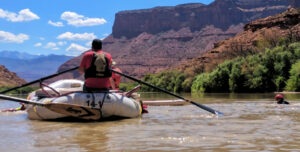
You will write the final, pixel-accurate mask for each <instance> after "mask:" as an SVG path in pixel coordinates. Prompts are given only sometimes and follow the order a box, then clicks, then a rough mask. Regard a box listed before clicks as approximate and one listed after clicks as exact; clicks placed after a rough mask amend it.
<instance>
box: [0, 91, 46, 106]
mask: <svg viewBox="0 0 300 152" xmlns="http://www.w3.org/2000/svg"><path fill="white" fill-rule="evenodd" d="M0 99H3V100H10V101H15V102H21V103H26V104H34V105H39V106H44V105H45V104H42V103H38V102H32V101H29V100H26V99H22V98H17V97H11V96H6V95H3V94H0Z"/></svg>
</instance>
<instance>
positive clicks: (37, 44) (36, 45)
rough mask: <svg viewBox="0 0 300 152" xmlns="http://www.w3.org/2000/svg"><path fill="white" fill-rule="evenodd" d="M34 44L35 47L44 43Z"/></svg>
mask: <svg viewBox="0 0 300 152" xmlns="http://www.w3.org/2000/svg"><path fill="white" fill-rule="evenodd" d="M34 46H35V47H40V46H42V43H36V44H34Z"/></svg>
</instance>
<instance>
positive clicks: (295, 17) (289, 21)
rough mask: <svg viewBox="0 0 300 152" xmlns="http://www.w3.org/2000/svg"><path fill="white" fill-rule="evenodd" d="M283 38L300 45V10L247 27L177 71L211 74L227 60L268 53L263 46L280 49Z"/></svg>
mask: <svg viewBox="0 0 300 152" xmlns="http://www.w3.org/2000/svg"><path fill="white" fill-rule="evenodd" d="M282 37H286V38H288V40H289V41H300V10H299V9H293V8H291V9H289V10H287V11H286V12H284V13H280V14H278V15H275V16H270V17H266V18H263V19H259V20H256V21H253V22H251V23H249V24H247V25H245V27H244V31H243V32H240V33H238V34H237V35H236V36H234V37H232V38H230V39H228V40H222V41H219V42H217V43H215V45H214V46H215V47H214V48H213V49H211V50H209V51H207V52H206V53H204V54H203V55H201V56H198V57H196V58H194V59H191V60H186V61H184V62H182V63H181V64H180V65H178V66H175V67H173V69H176V70H178V69H179V70H180V71H183V72H185V73H188V74H190V75H195V74H199V73H201V72H209V71H211V70H213V69H214V68H215V67H216V66H217V65H218V64H220V63H222V62H224V61H225V60H228V59H233V58H235V57H238V56H246V55H248V54H252V53H258V52H262V51H264V50H265V48H264V47H262V46H261V45H260V44H259V43H261V42H265V43H264V44H265V45H269V47H272V46H276V44H278V43H279V41H280V38H282ZM266 42H267V43H266Z"/></svg>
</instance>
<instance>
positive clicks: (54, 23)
mask: <svg viewBox="0 0 300 152" xmlns="http://www.w3.org/2000/svg"><path fill="white" fill-rule="evenodd" d="M48 24H50V25H52V26H56V27H63V26H64V24H63V23H62V22H52V21H51V20H49V21H48Z"/></svg>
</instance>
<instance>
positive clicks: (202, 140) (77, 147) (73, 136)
mask: <svg viewBox="0 0 300 152" xmlns="http://www.w3.org/2000/svg"><path fill="white" fill-rule="evenodd" d="M182 96H184V97H186V98H189V99H192V100H193V101H197V102H199V103H201V104H204V105H206V106H208V107H211V108H213V109H215V110H218V111H221V112H223V113H224V116H215V115H213V114H211V113H209V112H207V111H205V110H202V109H201V108H199V107H197V106H195V105H185V106H149V107H148V111H149V113H147V114H144V115H143V116H142V117H140V118H135V119H124V120H118V121H105V122H57V121H36V120H28V119H27V114H26V112H0V151H1V152H21V151H22V152H23V151H24V152H54V151H57V152H58V151H59V152H70V151H72V152H95V151H101V152H102V151H211V152H240V151H248V152H249V151H253V152H257V151H289V152H290V151H291V152H296V151H300V94H288V95H285V96H286V99H287V100H288V101H289V102H290V103H291V104H290V105H277V104H275V101H274V94H272V93H269V94H193V95H189V94H182ZM141 98H142V99H144V100H149V99H151V100H152V99H171V98H172V97H169V96H166V95H163V94H158V93H144V94H142V95H141ZM17 106H18V103H15V102H11V101H3V100H0V109H5V108H12V107H17Z"/></svg>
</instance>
